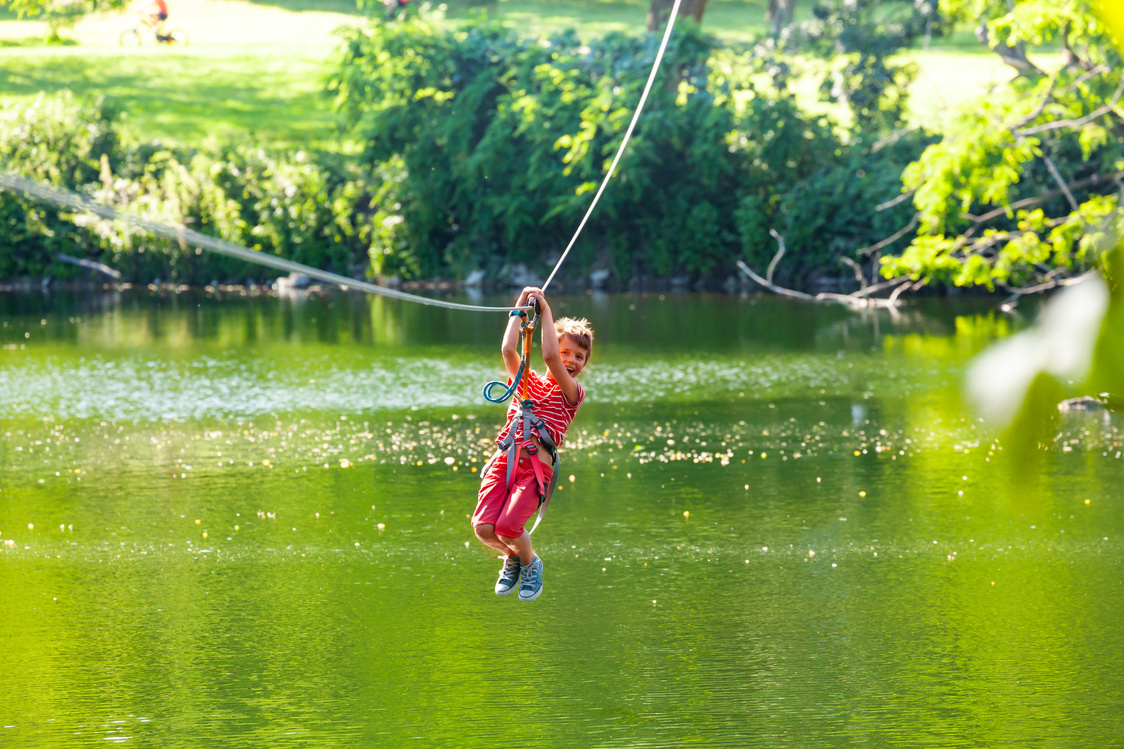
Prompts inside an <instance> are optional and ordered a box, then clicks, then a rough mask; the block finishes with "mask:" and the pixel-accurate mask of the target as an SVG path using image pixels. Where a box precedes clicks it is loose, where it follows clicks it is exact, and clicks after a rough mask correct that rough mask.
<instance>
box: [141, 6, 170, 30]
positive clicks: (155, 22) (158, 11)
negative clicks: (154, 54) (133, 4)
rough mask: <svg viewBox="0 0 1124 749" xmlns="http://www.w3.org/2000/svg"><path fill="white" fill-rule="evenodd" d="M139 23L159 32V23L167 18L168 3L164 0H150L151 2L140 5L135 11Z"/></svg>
mask: <svg viewBox="0 0 1124 749" xmlns="http://www.w3.org/2000/svg"><path fill="white" fill-rule="evenodd" d="M137 12H138V13H139V14H140V17H141V23H143V24H144V25H145V26H148V27H149V28H150V29H153V30H154V31H156V32H157V33H160V27H161V24H163V23H164V22H165V21H167V20H168V4H167V3H166V2H164V0H152V2H151V3H148V4H147V5H144V6H141V8H140V10H139V11H137Z"/></svg>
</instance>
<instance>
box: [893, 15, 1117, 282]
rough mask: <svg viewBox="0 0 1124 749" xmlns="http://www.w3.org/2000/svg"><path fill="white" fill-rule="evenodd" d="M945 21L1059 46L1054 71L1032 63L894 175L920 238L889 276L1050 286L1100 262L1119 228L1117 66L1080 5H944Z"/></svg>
mask: <svg viewBox="0 0 1124 749" xmlns="http://www.w3.org/2000/svg"><path fill="white" fill-rule="evenodd" d="M942 10H944V11H945V12H947V13H948V14H949V15H950V16H952V17H965V16H971V15H972V14H976V13H982V14H985V20H986V22H987V27H988V33H987V38H989V39H990V40H991V43H992V44H993V45H1000V44H1002V45H1006V46H1007V47H1008V48H1019V47H1020V45H1021V47H1022V48H1025V49H1027V50H1031V51H1033V49H1035V48H1037V47H1040V46H1041V45H1047V44H1055V45H1057V44H1060V45H1061V47H1062V48H1063V50H1064V60H1063V62H1062V64H1061V66H1060V67H1059V68H1058V69H1057V70H1056V71H1054V72H1053V73H1052V74H1050V75H1046V74H1044V73H1041V71H1039V70H1038V68H1037V66H1035V67H1034V68H1033V69H1031V70H1027V71H1026V72H1025V74H1024V75H1021V76H1019V77H1017V78H1016V79H1015V80H1013V81H1012V82H1011V83H1010V84H1008V85H1005V86H1002V87H1000V88H999V89H998V90H996V91H995V92H994V93H993V95H992V96H990V97H989V98H988V99H987V100H985V101H983V102H980V103H979V104H977V105H975V106H974V107H973V108H972V109H971V110H968V111H964V112H962V113H961V116H960V117H959V118H958V119H957V120H956V121H955V123H954V125H953V126H952V128H951V129H950V130H949V131H948V132H947V133H946V134H945V136H944V138H943V139H942V140H941V142H939V143H936V144H934V145H932V146H930V147H929V148H928V149H926V151H925V152H924V154H923V155H922V156H921V158H920V159H918V160H917V161H916V162H914V163H913V164H912V165H910V167H909V168H908V169H906V171H905V172H904V174H903V183H904V185H905V188H906V189H907V190H910V191H913V202H914V205H915V207H916V208H917V210H918V217H919V221H920V230H919V232H918V236H917V237H916V239H915V240H914V241H913V242H912V244H911V245H910V247H909V248H908V249H907V250H906V251H905V252H904V253H903V254H902V255H901V256H900V257H894V258H886V259H885V260H884V262H885V267H884V269H883V270H884V273H885V274H886V275H887V276H892V275H903V274H908V275H911V276H913V277H927V278H930V279H934V280H938V281H942V282H946V283H954V284H957V285H960V286H973V285H975V286H986V287H988V288H994V287H996V286H1000V287H1003V288H1023V287H1034V286H1037V285H1041V284H1043V283H1045V284H1047V285H1049V284H1051V283H1054V282H1056V281H1057V280H1059V279H1060V278H1064V277H1066V276H1067V275H1071V274H1077V273H1081V272H1083V271H1085V270H1086V269H1088V268H1090V267H1092V266H1093V265H1095V264H1096V263H1097V262H1098V258H1099V256H1100V252H1101V251H1102V249H1103V247H1104V246H1105V245H1106V239H1107V238H1110V237H1111V236H1113V235H1115V234H1119V233H1120V231H1121V230H1122V229H1124V223H1122V221H1121V214H1120V213H1119V212H1118V211H1117V207H1118V203H1119V198H1118V195H1117V192H1118V189H1119V186H1118V183H1117V181H1118V180H1119V179H1120V178H1121V177H1124V140H1122V136H1124V107H1121V106H1120V102H1119V99H1120V94H1121V91H1122V90H1124V68H1122V66H1121V60H1120V55H1119V53H1118V52H1117V51H1116V50H1115V49H1114V48H1113V46H1112V44H1111V42H1110V39H1109V36H1108V34H1107V29H1106V27H1105V26H1104V25H1103V23H1102V22H1101V21H1100V20H1098V18H1097V17H1096V16H1095V15H1094V14H1093V12H1092V7H1091V6H1090V3H1089V2H1087V1H1086V0H1061V1H1060V2H1051V3H1043V2H1034V1H1031V0H1023V1H1022V2H1017V3H1014V4H1013V5H1012V7H1011V8H1010V9H1009V10H1008V6H1007V4H1006V3H997V2H991V1H990V0H944V2H942Z"/></svg>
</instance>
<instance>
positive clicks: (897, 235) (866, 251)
mask: <svg viewBox="0 0 1124 749" xmlns="http://www.w3.org/2000/svg"><path fill="white" fill-rule="evenodd" d="M920 218H921V214H920V213H915V214H913V219H912V220H911V221H910V222H909V223H908V224H906V225H905V226H903V227H902V228H901V229H898V230H897V231H896V232H894V233H893V234H891V235H890V236H888V237H886V238H885V239H883V240H882V241H881V242H875V243H874V244H872V245H870V246H868V247H863V248H862V249H861V250H855V254H856V255H866V256H870V255H871V254H873V253H875V252H878V251H879V250H881V249H882V248H884V247H887V246H888V245H891V244H893V243H894V242H897V241H898V240H899V239H901V238H902V237H904V236H905V235H906V234H908V233H909V232H911V231H913V229H914V228H915V227H916V226H917V222H918V221H919V220H920Z"/></svg>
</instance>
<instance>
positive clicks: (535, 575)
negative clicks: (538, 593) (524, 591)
mask: <svg viewBox="0 0 1124 749" xmlns="http://www.w3.org/2000/svg"><path fill="white" fill-rule="evenodd" d="M539 569H540V567H539V564H538V560H537V559H536V560H535V561H533V562H531V563H530V564H528V565H527V566H526V567H525V568H524V570H523V587H524V588H531V589H532V590H534V589H535V588H537V587H538V585H539Z"/></svg>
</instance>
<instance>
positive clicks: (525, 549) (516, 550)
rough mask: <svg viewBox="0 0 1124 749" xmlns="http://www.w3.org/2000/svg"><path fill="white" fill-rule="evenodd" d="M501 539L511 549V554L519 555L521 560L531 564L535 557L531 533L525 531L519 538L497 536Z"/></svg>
mask: <svg viewBox="0 0 1124 749" xmlns="http://www.w3.org/2000/svg"><path fill="white" fill-rule="evenodd" d="M496 538H498V539H500V540H501V541H502V542H503V543H504V544H505V545H506V546H507V548H508V549H510V550H511V556H513V557H519V561H521V562H522V563H523V564H530V563H531V562H532V561H534V559H535V550H534V549H533V548H532V547H531V534H530V533H528V532H527V531H523V535H521V536H519V537H518V538H503V537H502V536H496Z"/></svg>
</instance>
